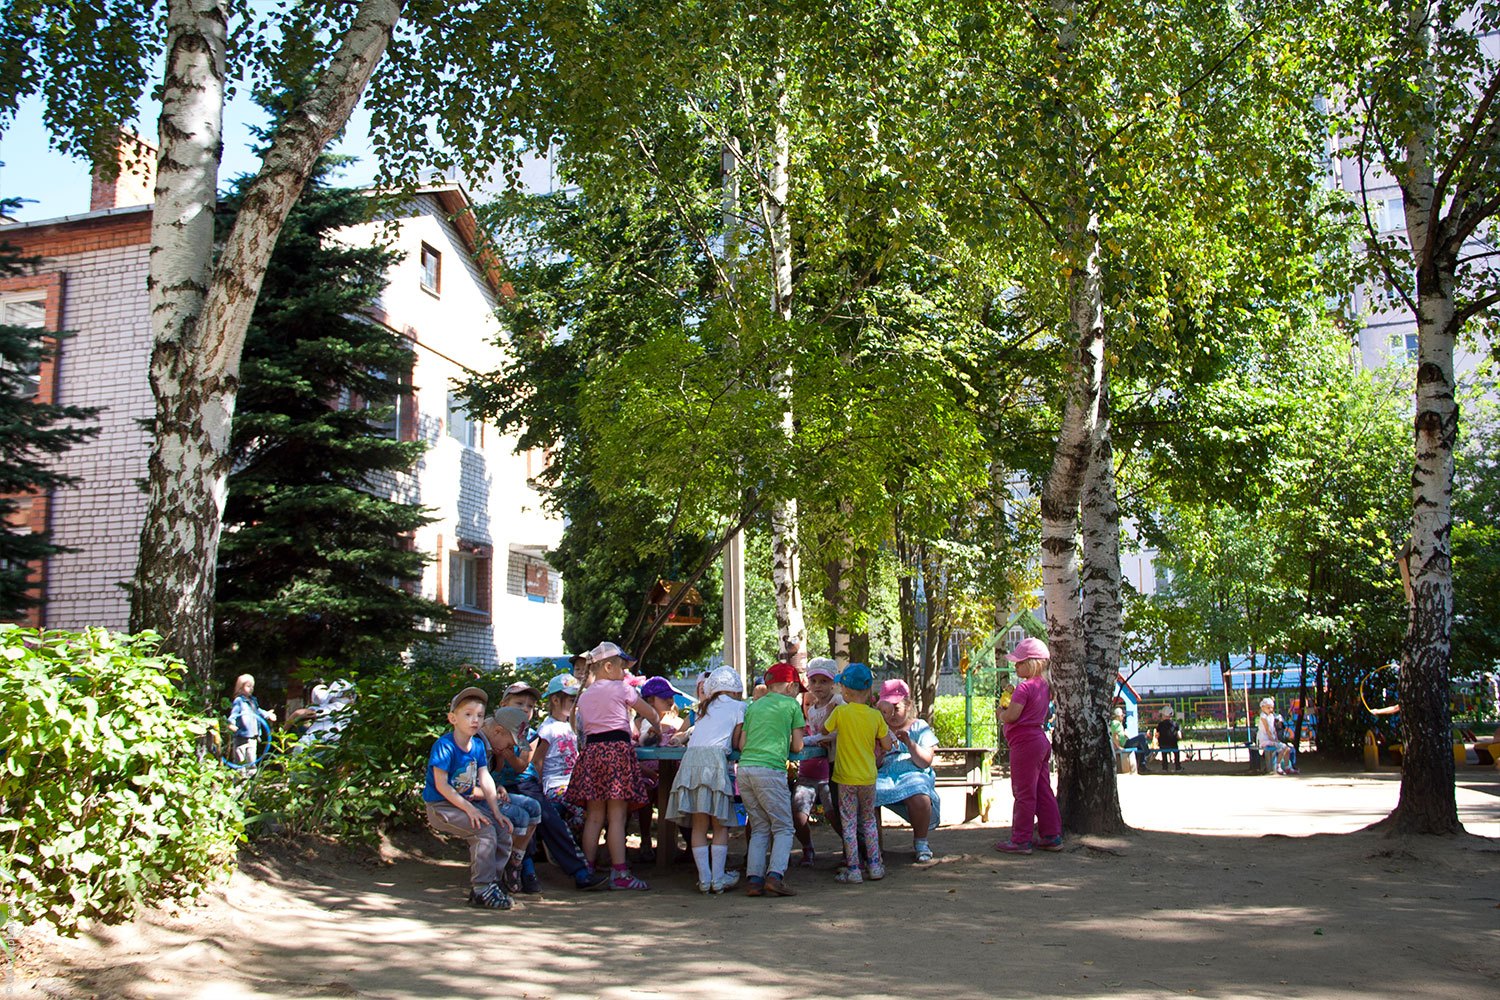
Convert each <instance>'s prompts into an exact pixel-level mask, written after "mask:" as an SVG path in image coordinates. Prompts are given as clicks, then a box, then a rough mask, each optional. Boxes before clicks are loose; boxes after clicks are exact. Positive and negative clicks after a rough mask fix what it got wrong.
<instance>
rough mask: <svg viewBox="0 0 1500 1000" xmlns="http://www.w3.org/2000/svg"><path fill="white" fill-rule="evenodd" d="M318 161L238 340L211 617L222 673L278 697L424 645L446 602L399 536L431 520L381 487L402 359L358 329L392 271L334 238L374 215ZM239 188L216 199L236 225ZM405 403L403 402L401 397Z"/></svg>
mask: <svg viewBox="0 0 1500 1000" xmlns="http://www.w3.org/2000/svg"><path fill="white" fill-rule="evenodd" d="M334 165H335V161H333V160H331V159H327V158H325V159H324V160H323V161H322V163H321V164H320V167H319V169H318V171H317V173H316V174H315V175H314V177H313V179H312V181H311V182H310V183H309V185H308V187H307V189H306V191H305V192H304V193H303V196H302V198H301V199H300V200H299V201H298V202H297V204H296V205H295V206H294V207H293V209H292V211H291V213H290V215H289V216H288V218H287V221H286V225H285V226H284V227H283V228H282V231H281V235H280V238H279V240H278V242H277V244H276V250H275V253H274V254H273V255H272V257H271V261H270V264H269V266H268V267H267V270H266V277H265V281H264V283H263V285H262V286H261V293H260V298H259V299H258V300H257V302H256V306H255V314H254V316H253V318H252V319H251V322H250V328H249V331H248V333H247V336H246V340H245V350H244V361H243V364H242V368H241V384H240V390H239V396H238V401H237V404H236V407H235V414H234V426H233V431H232V436H231V442H230V454H231V457H232V460H233V463H234V471H233V473H231V475H230V477H229V497H228V501H227V503H226V505H225V509H224V534H223V538H222V540H221V542H220V545H219V566H218V577H217V580H218V591H217V600H216V605H215V619H216V632H217V634H216V637H215V647H216V650H217V653H216V659H217V662H218V666H219V670H220V672H221V673H227V674H233V673H240V672H249V673H253V674H255V675H256V676H257V678H258V679H259V680H260V682H261V684H262V687H263V690H269V691H274V690H276V689H279V688H280V687H281V686H282V685H283V683H284V681H285V679H286V678H287V677H288V676H290V675H291V674H292V673H293V672H294V671H295V670H296V667H297V664H298V662H299V661H304V660H312V659H329V660H334V661H336V662H342V663H359V662H362V661H363V660H365V659H366V658H368V659H371V660H379V659H381V658H390V657H392V656H394V655H396V654H398V653H399V652H400V651H401V650H403V649H405V648H407V647H408V646H410V645H411V644H412V643H415V642H421V641H424V640H430V639H432V638H434V637H435V635H436V633H435V632H434V631H433V630H432V629H431V628H430V627H428V626H427V624H426V623H428V622H431V621H437V622H441V621H444V620H445V619H446V617H447V615H448V609H447V608H446V606H445V605H442V604H439V603H437V602H435V601H431V600H427V599H425V598H423V597H422V596H421V595H420V593H418V592H416V588H415V587H411V589H407V588H408V587H409V586H410V585H412V584H415V583H419V582H420V580H421V577H422V572H423V569H424V567H425V564H426V561H427V559H426V556H425V555H424V554H423V553H420V552H417V551H414V550H412V549H410V548H408V547H406V546H405V545H403V542H402V538H403V537H406V536H408V535H409V534H410V533H411V532H412V531H414V530H416V529H417V528H419V527H421V526H422V525H424V524H427V523H428V522H429V521H430V520H431V518H430V517H429V516H428V515H427V512H426V511H425V509H424V508H422V507H421V506H419V505H417V504H411V503H402V502H400V501H398V500H395V499H392V498H391V497H390V496H389V495H386V493H385V492H384V491H382V490H381V489H380V488H379V487H380V484H381V483H383V482H391V481H393V480H394V479H395V477H399V476H403V475H410V474H412V473H413V467H414V466H415V464H416V462H417V460H418V459H419V457H420V456H421V454H422V452H423V450H424V448H425V445H424V444H423V443H422V442H420V441H412V442H404V441H400V440H398V439H397V435H395V434H393V433H392V432H391V430H390V428H391V426H393V425H395V424H396V423H397V420H396V416H395V402H396V398H397V393H398V392H402V391H409V383H410V381H411V354H410V351H409V349H408V348H407V346H406V344H405V342H404V338H402V336H401V335H400V334H398V333H396V332H395V331H393V330H391V329H389V328H387V327H385V326H383V325H381V324H379V323H375V322H371V321H369V320H366V319H364V318H363V317H364V315H365V314H367V313H368V312H369V310H370V308H371V306H372V305H373V304H374V303H375V302H376V301H377V299H378V298H379V296H380V294H381V292H382V291H383V289H384V288H385V282H386V272H387V270H388V269H389V268H390V267H391V265H392V264H393V263H395V261H396V260H397V259H398V255H397V254H395V253H392V252H391V251H390V250H388V249H386V248H385V247H383V246H378V245H376V246H362V245H350V244H347V243H344V242H341V241H339V240H338V239H336V238H335V234H336V233H338V231H340V230H341V229H344V228H346V227H350V226H355V225H359V224H362V223H366V222H368V221H369V219H370V204H369V198H368V197H367V196H366V195H365V194H364V193H362V192H359V191H355V190H352V189H348V188H338V187H334V186H331V185H329V184H328V182H327V176H328V174H329V173H330V171H331V170H332V168H333V167H334ZM247 183H248V179H246V178H241V179H240V180H239V181H238V182H237V183H236V184H235V186H234V188H233V189H232V191H231V192H230V194H229V196H228V197H227V198H226V199H225V200H224V203H223V206H222V209H221V213H220V215H221V219H222V220H223V221H224V222H225V224H226V225H228V224H232V221H233V219H234V216H235V213H236V211H237V210H238V209H239V206H240V202H241V199H242V198H243V196H244V192H245V187H246V184H247ZM408 405H409V401H408Z"/></svg>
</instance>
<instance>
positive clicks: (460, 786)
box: [422, 687, 511, 910]
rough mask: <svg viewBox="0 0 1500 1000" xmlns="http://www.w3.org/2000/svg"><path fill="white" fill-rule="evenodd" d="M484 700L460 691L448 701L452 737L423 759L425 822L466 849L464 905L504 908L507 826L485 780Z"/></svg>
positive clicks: (487, 773)
mask: <svg viewBox="0 0 1500 1000" xmlns="http://www.w3.org/2000/svg"><path fill="white" fill-rule="evenodd" d="M488 707H489V696H488V695H486V694H485V693H484V692H483V691H482V690H480V689H479V688H476V687H469V688H464V689H463V690H462V691H460V692H459V693H458V694H456V695H454V696H453V700H452V701H451V702H449V703H448V723H449V724H450V725H451V726H452V727H453V731H452V732H451V733H444V734H443V735H442V736H439V737H438V739H437V742H436V743H434V744H433V745H432V752H431V753H430V754H428V757H427V784H426V785H425V786H423V788H422V801H423V802H425V803H427V822H428V823H430V824H432V828H433V829H434V830H437V831H438V832H439V833H447V834H451V835H453V836H455V837H459V838H461V839H463V840H464V841H466V842H467V843H468V845H469V882H470V890H469V905H470V906H480V907H485V908H487V909H492V910H508V909H510V907H511V901H510V895H509V894H508V893H507V892H506V891H505V887H504V886H502V885H501V884H500V873H501V869H502V868H503V866H504V864H505V862H506V861H507V860H508V859H509V858H510V847H511V823H510V820H508V819H506V818H505V817H504V816H503V815H502V814H501V812H500V802H499V800H498V798H497V797H496V793H495V781H494V779H493V778H491V777H490V768H489V755H490V751H489V747H488V746H486V745H485V742H484V737H482V736H480V735H479V730H480V727H481V726H483V725H484V713H485V709H486V708H488Z"/></svg>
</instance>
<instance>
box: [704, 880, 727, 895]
mask: <svg viewBox="0 0 1500 1000" xmlns="http://www.w3.org/2000/svg"><path fill="white" fill-rule="evenodd" d="M698 891H699V892H701V893H703V895H705V896H710V895H714V894H717V893H720V892H723V891H724V890H723V889H720V888H719V887H718V885H717V884H716V883H714V882H699V883H698Z"/></svg>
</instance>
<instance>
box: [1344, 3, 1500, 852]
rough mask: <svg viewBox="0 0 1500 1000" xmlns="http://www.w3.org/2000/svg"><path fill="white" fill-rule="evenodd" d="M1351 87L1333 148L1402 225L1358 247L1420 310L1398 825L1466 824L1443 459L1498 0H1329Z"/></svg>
mask: <svg viewBox="0 0 1500 1000" xmlns="http://www.w3.org/2000/svg"><path fill="white" fill-rule="evenodd" d="M1340 13H1341V16H1342V20H1343V23H1344V24H1345V26H1346V28H1345V32H1344V34H1343V35H1342V36H1341V38H1340V49H1339V51H1340V54H1341V55H1342V56H1344V57H1345V58H1346V59H1348V60H1349V69H1348V76H1347V81H1348V86H1349V94H1350V96H1351V98H1352V101H1351V107H1350V111H1351V114H1350V116H1349V118H1348V120H1347V124H1346V129H1347V132H1348V133H1349V136H1350V142H1349V144H1348V145H1347V146H1346V147H1345V150H1344V151H1345V153H1346V154H1347V155H1352V156H1354V157H1356V159H1357V162H1358V165H1359V168H1360V173H1361V177H1362V178H1369V177H1372V176H1373V175H1375V174H1376V173H1377V172H1380V173H1383V174H1385V175H1388V176H1389V177H1390V178H1391V179H1392V180H1394V181H1395V183H1396V185H1397V186H1398V187H1399V188H1400V191H1401V200H1402V209H1403V213H1404V219H1405V223H1406V226H1405V232H1404V233H1398V234H1396V236H1395V237H1394V238H1391V237H1382V236H1381V235H1380V233H1379V231H1378V230H1379V227H1378V226H1375V225H1371V227H1370V232H1369V234H1368V240H1367V247H1368V249H1369V251H1370V253H1371V255H1372V260H1373V262H1374V263H1375V265H1376V275H1377V277H1376V278H1375V282H1376V283H1377V284H1383V285H1385V286H1386V287H1387V288H1389V289H1390V290H1392V291H1393V292H1394V293H1395V295H1397V296H1398V297H1399V299H1400V301H1402V302H1403V303H1404V304H1405V306H1406V308H1407V309H1409V310H1410V311H1411V313H1412V316H1413V318H1414V319H1415V321H1416V326H1417V378H1416V392H1415V403H1416V416H1415V418H1414V420H1413V427H1412V429H1413V445H1414V461H1413V467H1412V480H1411V505H1412V511H1411V538H1410V544H1409V555H1408V556H1407V557H1406V558H1407V561H1408V565H1409V566H1410V573H1411V604H1410V615H1409V619H1408V625H1407V633H1406V641H1405V643H1404V645H1403V648H1402V653H1401V727H1402V733H1403V740H1404V752H1403V754H1402V762H1401V796H1400V799H1399V801H1398V802H1397V805H1396V809H1395V811H1393V812H1392V813H1391V815H1390V817H1389V827H1390V829H1391V830H1392V831H1393V832H1397V833H1423V834H1451V833H1458V832H1461V831H1462V826H1461V825H1460V823H1459V821H1458V806H1457V799H1456V796H1455V791H1454V761H1453V754H1452V750H1451V747H1452V733H1451V728H1450V723H1451V720H1450V707H1449V686H1450V683H1451V680H1452V671H1453V648H1452V647H1453V635H1452V630H1453V543H1452V529H1453V511H1452V494H1453V471H1454V451H1455V447H1456V444H1457V441H1458V430H1459V407H1458V401H1457V398H1456V394H1455V378H1454V365H1453V360H1454V349H1455V345H1456V344H1457V343H1458V340H1459V337H1460V336H1461V335H1462V334H1463V333H1464V331H1465V329H1466V328H1467V327H1469V326H1470V324H1471V323H1474V322H1475V321H1477V320H1488V319H1489V317H1490V315H1491V313H1492V310H1493V307H1494V306H1495V304H1496V303H1497V302H1500V273H1497V271H1496V270H1495V268H1494V266H1493V258H1494V254H1495V250H1494V246H1495V236H1496V233H1495V220H1496V213H1497V212H1500V105H1497V103H1496V100H1497V98H1500V58H1497V52H1496V48H1495V42H1494V32H1495V30H1496V28H1497V26H1500V5H1497V4H1495V3H1492V2H1469V3H1462V2H1457V3H1442V2H1436V0H1390V2H1386V3H1380V2H1354V3H1350V4H1349V5H1347V6H1346V7H1343V8H1342V9H1341V11H1340Z"/></svg>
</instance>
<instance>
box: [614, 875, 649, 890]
mask: <svg viewBox="0 0 1500 1000" xmlns="http://www.w3.org/2000/svg"><path fill="white" fill-rule="evenodd" d="M609 887H610V888H611V889H619V890H622V891H628V890H630V889H649V888H651V887H650V886H649V885H647V884H646V883H645V882H643V881H642V880H641V879H638V878H636V877H635V876H634V875H632V874H631V873H630V872H625V873H624V874H622V875H616V876H614V877H613V878H611V879H610V880H609Z"/></svg>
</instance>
